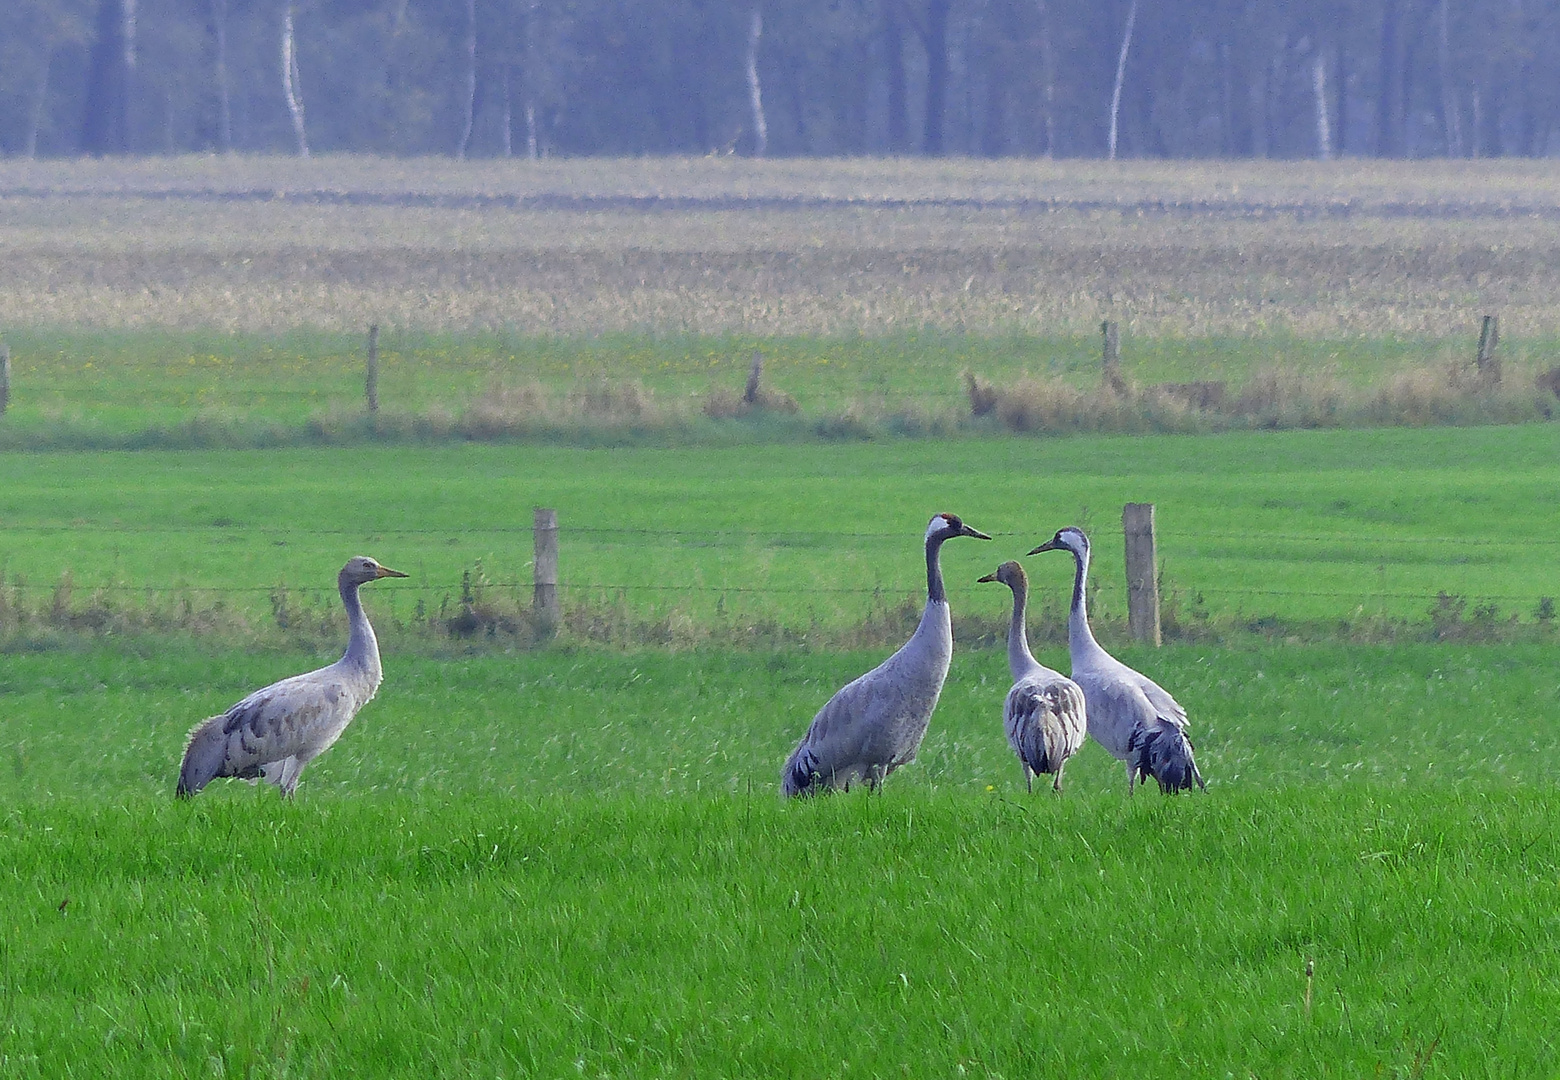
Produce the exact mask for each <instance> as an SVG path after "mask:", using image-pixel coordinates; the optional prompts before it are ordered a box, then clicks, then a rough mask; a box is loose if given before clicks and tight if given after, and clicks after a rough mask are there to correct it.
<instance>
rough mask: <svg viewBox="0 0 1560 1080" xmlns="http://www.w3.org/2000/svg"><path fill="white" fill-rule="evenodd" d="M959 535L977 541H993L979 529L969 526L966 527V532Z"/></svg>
mask: <svg viewBox="0 0 1560 1080" xmlns="http://www.w3.org/2000/svg"><path fill="white" fill-rule="evenodd" d="M959 535H960V536H973V537H974V538H975V539H977V540H990V539H991V537H989V536H987V535H986V534H985V533H983V532H981V531H980V530H979V529H972V528H970V527H969V526H968V525H966V526H964V531H963V532H961V533H960V534H959Z"/></svg>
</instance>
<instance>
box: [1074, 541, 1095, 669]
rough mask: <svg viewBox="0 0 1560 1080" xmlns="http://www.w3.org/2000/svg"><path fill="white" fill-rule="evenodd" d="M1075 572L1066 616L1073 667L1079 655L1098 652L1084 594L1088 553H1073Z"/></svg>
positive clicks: (1086, 585)
mask: <svg viewBox="0 0 1560 1080" xmlns="http://www.w3.org/2000/svg"><path fill="white" fill-rule="evenodd" d="M1073 561H1074V565H1075V571H1074V576H1073V598H1072V610H1071V611H1070V612H1069V613H1068V616H1067V651H1068V652H1069V653H1071V654H1072V659H1073V664H1074V666H1076V665H1077V663H1078V656H1079V654H1080V653H1089V652H1099V651H1100V646H1099V643H1098V642H1096V641H1095V640H1094V632H1093V631H1092V630H1090V629H1089V610H1088V602H1087V599H1086V596H1085V594H1086V593H1087V591H1088V583H1089V553H1088V552H1087V551H1085V552H1083V553H1081V554H1080V553H1078V552H1076V551H1075V552H1073Z"/></svg>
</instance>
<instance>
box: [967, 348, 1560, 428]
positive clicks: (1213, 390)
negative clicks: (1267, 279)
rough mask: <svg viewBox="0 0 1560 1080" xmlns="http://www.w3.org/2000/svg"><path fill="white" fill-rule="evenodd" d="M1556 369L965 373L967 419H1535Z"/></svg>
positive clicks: (1160, 424) (1292, 424)
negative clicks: (1210, 376)
mask: <svg viewBox="0 0 1560 1080" xmlns="http://www.w3.org/2000/svg"><path fill="white" fill-rule="evenodd" d="M1556 372H1560V369H1546V370H1544V371H1541V372H1537V373H1534V372H1532V371H1525V370H1517V371H1512V372H1511V373H1510V374H1511V375H1512V377H1511V378H1509V379H1507V380H1505V381H1502V382H1499V383H1495V382H1491V381H1490V380H1488V379H1485V378H1481V377H1480V376H1479V375H1477V374H1476V373H1470V372H1469V371H1468V370H1467V369H1466V368H1464V367H1462V366H1460V365H1456V364H1424V365H1420V366H1416V367H1412V368H1407V369H1404V370H1401V371H1398V372H1396V373H1394V374H1392V375H1390V376H1389V377H1388V378H1387V379H1386V380H1385V381H1383V382H1381V383H1379V384H1376V385H1371V386H1364V387H1360V386H1352V385H1350V384H1349V383H1347V382H1345V381H1344V380H1343V379H1342V378H1340V377H1339V376H1338V375H1337V374H1336V373H1334V372H1330V371H1323V372H1309V373H1296V372H1287V371H1284V370H1283V369H1281V368H1277V367H1266V368H1260V369H1258V370H1257V371H1256V372H1254V373H1253V374H1252V375H1251V377H1250V378H1248V379H1247V380H1246V381H1245V382H1244V383H1243V384H1241V385H1238V386H1233V387H1232V386H1230V385H1229V384H1227V383H1225V382H1222V381H1198V382H1183V383H1157V384H1150V385H1146V386H1145V385H1139V384H1137V383H1133V382H1130V381H1127V382H1124V383H1122V384H1121V385H1120V386H1119V388H1118V387H1117V386H1113V385H1111V383H1110V382H1109V381H1107V380H1102V381H1101V383H1100V385H1098V386H1097V387H1092V388H1080V387H1079V386H1077V385H1076V384H1074V383H1070V382H1065V381H1063V380H1060V379H1046V378H1021V379H1017V380H1014V381H1012V382H1009V383H997V382H995V381H988V380H986V379H982V378H981V377H979V376H978V375H975V374H973V373H968V372H967V373H966V374H965V376H964V384H965V394H966V397H967V399H968V403H969V416H970V417H971V418H972V419H973V420H975V421H977V422H984V423H986V424H987V425H993V424H994V425H995V426H997V427H999V428H1001V429H1004V430H1007V431H1011V432H1015V433H1018V434H1033V435H1039V434H1057V435H1065V434H1079V433H1085V432H1121V433H1148V432H1181V433H1198V432H1210V431H1227V430H1241V429H1246V430H1291V429H1300V428H1331V427H1428V426H1433V425H1469V424H1517V423H1533V422H1543V421H1547V420H1551V419H1553V418H1554V416H1555V413H1556V411H1557V410H1560V374H1556Z"/></svg>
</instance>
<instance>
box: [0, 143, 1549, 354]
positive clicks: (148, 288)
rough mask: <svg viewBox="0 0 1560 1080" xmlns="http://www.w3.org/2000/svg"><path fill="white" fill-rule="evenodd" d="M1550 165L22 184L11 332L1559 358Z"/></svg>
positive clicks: (17, 182) (363, 169)
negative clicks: (1479, 335) (1221, 341)
mask: <svg viewBox="0 0 1560 1080" xmlns="http://www.w3.org/2000/svg"><path fill="white" fill-rule="evenodd" d="M1557 252H1560V182H1557V180H1556V178H1555V177H1554V176H1553V171H1552V170H1551V169H1549V168H1548V166H1547V165H1546V164H1545V163H1542V162H1526V163H1521V162H1474V163H1442V164H1430V163H1417V162H1416V163H1403V164H1377V163H1368V164H1367V163H1358V162H1340V163H1333V164H1314V163H1304V162H1273V163H1221V164H1217V165H1214V164H1192V165H1187V164H1166V163H1123V164H1117V165H1108V164H1104V163H1099V162H1036V161H1031V162H976V161H940V162H925V161H841V162H789V161H776V162H753V161H742V160H734V159H692V160H655V161H639V160H630V161H618V162H601V161H543V162H536V163H525V162H513V163H472V164H455V163H446V162H434V161H412V162H386V161H381V160H376V159H366V158H323V159H318V160H315V161H310V162H297V161H292V160H286V159H239V160H232V161H229V160H221V159H216V158H175V159H154V160H138V161H128V162H118V161H107V162H92V163H75V162H72V163H59V162H0V327H8V328H17V327H30V328H39V327H72V328H78V329H80V328H99V329H135V328H150V327H160V328H165V329H187V330H189V329H203V330H210V329H219V330H230V331H243V332H251V333H262V334H270V333H276V332H280V331H284V330H289V329H295V328H300V327H308V328H315V329H326V330H330V329H335V330H353V331H356V330H359V329H361V328H362V327H363V326H364V325H366V324H367V323H369V322H379V323H382V324H385V325H387V326H392V327H397V328H401V329H405V330H417V331H457V332H468V331H471V330H478V329H485V330H494V329H501V330H505V331H509V332H514V333H518V334H522V335H532V334H540V335H581V334H585V335H594V334H601V333H606V332H631V333H647V332H648V333H668V332H674V333H693V334H746V335H761V336H794V335H867V336H875V335H883V334H902V333H907V332H915V331H920V330H926V329H936V330H944V331H954V332H970V333H976V334H981V335H990V334H1018V335H1045V336H1057V335H1070V334H1078V333H1087V332H1090V331H1091V330H1092V328H1094V327H1095V326H1097V324H1098V322H1099V320H1100V319H1102V318H1106V317H1109V318H1113V319H1116V320H1118V321H1119V322H1120V323H1121V324H1122V326H1123V329H1124V330H1125V331H1126V332H1127V333H1129V334H1132V335H1137V336H1140V337H1162V336H1177V337H1184V336H1193V337H1209V336H1213V337H1217V336H1229V335H1236V336H1263V335H1271V334H1287V335H1296V336H1301V337H1308V338H1316V337H1323V338H1360V337H1364V338H1381V337H1405V336H1406V337H1423V338H1432V339H1435V338H1446V337H1454V336H1460V337H1465V336H1467V335H1468V334H1469V333H1470V326H1471V325H1474V323H1475V320H1476V318H1477V316H1478V314H1479V313H1480V312H1482V311H1485V310H1498V311H1499V312H1500V313H1501V315H1502V317H1503V320H1504V329H1505V331H1506V333H1507V335H1508V336H1510V337H1515V338H1536V337H1545V336H1552V335H1554V334H1556V333H1557V332H1560V312H1557V309H1556V308H1555V307H1554V306H1553V304H1552V302H1551V301H1552V298H1553V297H1554V296H1555V295H1556V294H1557V292H1560V255H1557V254H1556V253H1557Z"/></svg>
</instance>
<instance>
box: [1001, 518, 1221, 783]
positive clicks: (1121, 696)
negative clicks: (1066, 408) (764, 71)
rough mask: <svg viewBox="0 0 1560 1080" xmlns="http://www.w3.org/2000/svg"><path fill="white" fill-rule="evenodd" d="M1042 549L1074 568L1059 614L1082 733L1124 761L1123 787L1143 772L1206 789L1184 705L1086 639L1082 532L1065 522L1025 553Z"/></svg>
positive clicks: (1088, 632)
mask: <svg viewBox="0 0 1560 1080" xmlns="http://www.w3.org/2000/svg"><path fill="white" fill-rule="evenodd" d="M1042 551H1069V552H1071V553H1072V557H1073V563H1074V570H1075V575H1074V577H1073V596H1072V610H1071V612H1070V613H1069V615H1068V618H1067V651H1068V652H1069V653H1070V654H1071V655H1072V677H1073V681H1074V682H1076V683H1077V684H1078V685H1079V686H1080V687H1081V688H1082V689H1083V699H1084V702H1085V704H1086V705H1087V708H1088V718H1089V734H1090V735H1092V736H1094V739H1095V741H1096V742H1098V743H1099V744H1100V745H1101V746H1103V747H1105V749H1106V750H1109V751H1110V753H1111V755H1112V756H1113V757H1115V758H1116V760H1118V761H1123V762H1126V766H1127V791H1128V793H1130V792H1131V791H1132V789H1133V786H1134V785H1135V783H1136V782H1137V781H1138V780H1145V781H1146V779H1147V778H1148V777H1150V776H1152V777H1153V778H1154V779H1155V780H1157V781H1158V782H1159V790H1160V791H1163V792H1165V793H1167V794H1169V793H1173V792H1177V791H1187V790H1190V789H1191V787H1192V785H1193V784H1194V783H1195V784H1196V785H1197V786H1198V787H1200V788H1202V789H1203V790H1204V791H1206V790H1208V785H1207V784H1205V783H1203V778H1202V773H1200V772H1198V771H1197V761H1196V759H1195V758H1194V757H1193V756H1192V742H1191V740H1190V739H1188V738H1187V736H1186V727H1187V720H1186V710H1185V709H1183V708H1181V706H1180V705H1179V704H1178V703H1177V702H1176V700H1175V698H1173V697H1171V696H1170V695H1169V694H1168V693H1167V692H1166V691H1165V690H1164V689H1163V688H1162V687H1161V686H1160V685H1159V684H1158V683H1156V682H1154V681H1153V680H1152V679H1150V678H1149V677H1148V676H1146V675H1143V674H1141V673H1139V672H1136V671H1133V670H1132V669H1131V668H1129V667H1127V665H1125V664H1123V663H1122V662H1121V661H1120V660H1117V659H1116V658H1115V657H1114V656H1111V655H1110V653H1108V652H1106V651H1105V650H1104V649H1102V648H1100V645H1099V642H1097V641H1095V640H1094V633H1093V632H1092V631H1091V630H1090V629H1089V614H1088V611H1087V608H1086V606H1085V602H1084V592H1085V590H1086V588H1087V585H1088V577H1089V538H1088V537H1087V536H1085V535H1084V533H1083V530H1082V529H1076V528H1073V527H1072V526H1068V527H1067V528H1065V529H1061V530H1059V531H1058V532H1057V534H1056V535H1055V536H1053V537H1052V538H1051V539H1050V540H1047V541H1046V542H1045V543H1043V544H1041V545H1040V546H1039V547H1037V548H1035V549H1034V550H1032V551H1031V552H1030V553H1029V554H1031V555H1038V554H1039V553H1040V552H1042Z"/></svg>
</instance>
